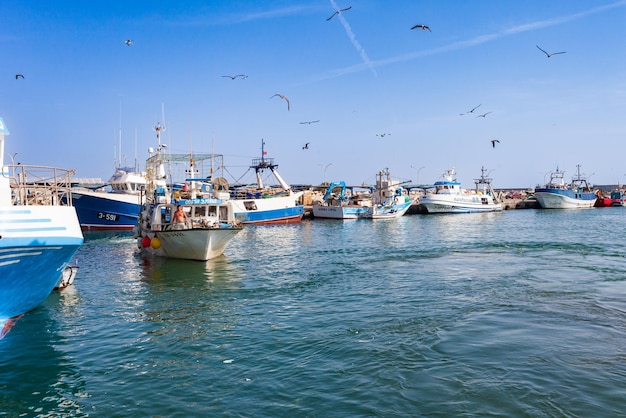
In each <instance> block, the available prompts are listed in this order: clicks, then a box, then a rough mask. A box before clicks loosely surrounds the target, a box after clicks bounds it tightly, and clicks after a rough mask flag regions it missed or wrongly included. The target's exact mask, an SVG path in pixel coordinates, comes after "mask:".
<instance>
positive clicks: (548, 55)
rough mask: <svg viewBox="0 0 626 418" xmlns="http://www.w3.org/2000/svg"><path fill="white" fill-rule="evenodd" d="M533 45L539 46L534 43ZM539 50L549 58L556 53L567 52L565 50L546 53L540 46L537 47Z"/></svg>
mask: <svg viewBox="0 0 626 418" xmlns="http://www.w3.org/2000/svg"><path fill="white" fill-rule="evenodd" d="M535 46H536V47H537V48H539V45H535ZM539 50H540V51H541V52H543V53H544V54H546V56H547V57H548V58H550V57H551V56H552V55H557V54H565V53H566V52H567V51H561V52H552V53H548V52H546V51H544V50H543V49H541V48H539Z"/></svg>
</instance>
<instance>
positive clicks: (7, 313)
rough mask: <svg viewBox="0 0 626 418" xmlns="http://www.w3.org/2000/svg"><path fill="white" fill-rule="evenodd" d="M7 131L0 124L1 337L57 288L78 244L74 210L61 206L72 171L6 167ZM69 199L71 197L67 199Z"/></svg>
mask: <svg viewBox="0 0 626 418" xmlns="http://www.w3.org/2000/svg"><path fill="white" fill-rule="evenodd" d="M7 135H9V131H8V129H7V127H6V125H5V124H4V121H3V120H2V118H0V164H1V167H2V170H1V175H0V289H2V290H1V291H0V330H3V331H0V334H2V335H4V334H5V333H6V332H7V330H8V328H10V326H11V325H12V324H13V323H14V322H15V320H14V319H12V318H15V317H18V316H20V315H23V314H24V313H26V312H28V311H30V310H32V309H34V308H36V307H37V306H38V305H40V304H41V303H42V302H43V301H44V300H45V299H46V298H47V297H48V295H50V292H51V291H52V290H53V289H54V288H55V287H56V286H57V285H58V284H59V282H60V280H61V278H62V274H63V271H64V269H65V268H66V267H67V266H68V264H69V262H70V260H71V259H72V257H73V256H74V254H75V253H76V251H77V250H78V249H79V248H80V246H81V245H82V244H83V235H82V231H81V229H80V225H79V223H78V217H77V216H76V210H75V209H74V207H73V206H70V205H67V204H64V203H63V201H64V198H67V195H68V194H69V193H70V189H71V176H72V174H73V172H74V171H73V170H65V169H61V168H55V167H45V166H29V165H22V164H18V165H13V164H11V165H5V164H4V141H5V136H7ZM69 199H71V197H69Z"/></svg>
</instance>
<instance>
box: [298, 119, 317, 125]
mask: <svg viewBox="0 0 626 418" xmlns="http://www.w3.org/2000/svg"><path fill="white" fill-rule="evenodd" d="M317 122H319V120H309V121H305V122H300V125H304V124H307V125H310V124H312V123H317Z"/></svg>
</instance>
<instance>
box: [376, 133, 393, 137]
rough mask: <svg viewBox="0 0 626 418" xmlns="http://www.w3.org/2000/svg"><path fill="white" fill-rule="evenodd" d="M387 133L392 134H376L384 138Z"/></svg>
mask: <svg viewBox="0 0 626 418" xmlns="http://www.w3.org/2000/svg"><path fill="white" fill-rule="evenodd" d="M385 135H391V134H388V133H384V134H376V136H379V137H381V138H384V137H385Z"/></svg>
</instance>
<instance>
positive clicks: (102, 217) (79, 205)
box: [72, 191, 141, 231]
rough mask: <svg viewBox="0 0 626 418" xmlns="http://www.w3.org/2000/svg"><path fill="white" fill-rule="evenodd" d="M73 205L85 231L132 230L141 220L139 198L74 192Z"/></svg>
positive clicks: (103, 193)
mask: <svg viewBox="0 0 626 418" xmlns="http://www.w3.org/2000/svg"><path fill="white" fill-rule="evenodd" d="M72 204H73V206H74V207H75V208H76V214H77V215H78V221H79V222H80V226H81V228H82V229H83V230H84V231H109V230H111V231H114V230H132V229H133V228H134V227H135V225H137V221H138V219H139V211H140V209H141V205H140V204H139V196H137V195H131V194H128V195H127V194H119V193H110V192H96V191H80V192H76V191H74V192H72Z"/></svg>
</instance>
